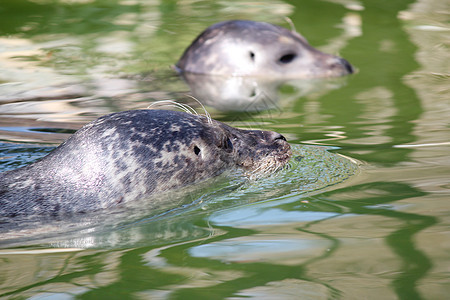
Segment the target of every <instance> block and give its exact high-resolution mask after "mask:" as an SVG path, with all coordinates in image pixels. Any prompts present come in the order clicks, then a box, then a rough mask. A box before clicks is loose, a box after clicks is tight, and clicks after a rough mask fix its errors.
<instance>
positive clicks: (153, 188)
mask: <svg viewBox="0 0 450 300" xmlns="http://www.w3.org/2000/svg"><path fill="white" fill-rule="evenodd" d="M290 155H291V151H290V147H289V144H288V143H287V142H286V140H285V139H284V138H283V137H282V136H281V135H280V134H278V133H275V132H269V131H260V130H241V129H236V128H233V127H230V126H228V125H225V124H223V123H221V122H218V121H215V120H211V119H208V118H206V117H204V116H198V115H193V114H188V113H184V112H176V111H166V110H134V111H125V112H119V113H114V114H110V115H106V116H103V117H101V118H99V119H97V120H95V121H93V122H91V123H89V124H87V125H85V126H84V127H83V128H81V129H80V130H79V131H77V132H76V133H75V134H74V135H72V136H71V137H70V138H69V139H68V140H67V141H65V142H64V143H63V144H61V145H60V146H59V147H57V148H56V149H55V150H53V151H52V152H51V153H50V154H49V155H47V156H45V157H44V158H42V159H40V160H38V161H36V162H35V163H33V164H30V165H28V166H25V167H23V168H20V169H17V170H12V171H7V172H4V173H2V174H0V208H1V210H0V211H1V213H0V215H1V216H7V217H13V216H17V215H37V214H40V215H60V214H66V213H80V212H88V211H94V210H100V209H105V208H109V207H115V206H118V205H122V204H125V203H128V202H130V201H134V200H136V199H142V198H146V197H149V196H151V195H154V194H157V193H161V192H165V191H168V190H171V189H176V188H179V187H182V186H186V185H189V184H192V183H195V182H198V181H201V180H204V179H207V178H211V177H214V176H217V175H219V174H220V173H222V172H223V171H224V170H227V169H230V168H237V167H240V168H243V169H244V170H245V171H246V172H250V173H251V172H252V171H253V170H257V169H264V166H265V165H267V162H268V161H271V162H272V163H270V165H277V166H281V165H284V164H285V163H286V162H287V161H288V160H289V158H290Z"/></svg>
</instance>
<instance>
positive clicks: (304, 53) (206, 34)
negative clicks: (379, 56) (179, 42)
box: [176, 20, 354, 78]
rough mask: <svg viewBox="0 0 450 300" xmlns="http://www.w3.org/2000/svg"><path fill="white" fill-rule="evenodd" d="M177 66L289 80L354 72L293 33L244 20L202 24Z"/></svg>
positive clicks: (273, 26)
mask: <svg viewBox="0 0 450 300" xmlns="http://www.w3.org/2000/svg"><path fill="white" fill-rule="evenodd" d="M176 68H177V69H178V71H179V72H191V73H198V74H211V75H228V76H263V77H274V76H276V77H289V78H317V77H337V76H342V75H347V74H351V73H353V72H354V70H353V67H352V65H351V64H350V63H349V62H348V61H347V60H345V59H343V58H340V57H337V56H333V55H330V54H326V53H323V52H320V51H319V50H317V49H315V48H313V47H312V46H311V45H309V44H308V42H307V41H306V39H305V38H304V37H303V36H301V35H300V34H299V33H297V32H295V31H290V30H288V29H286V28H283V27H280V26H276V25H273V24H269V23H264V22H254V21H247V20H232V21H225V22H221V23H217V24H214V25H212V26H210V27H209V28H207V29H206V30H205V31H203V32H202V33H201V34H200V35H199V36H198V37H197V38H196V39H195V40H194V41H193V42H192V44H191V45H190V46H189V47H188V48H187V49H186V50H185V52H184V54H183V55H182V56H181V58H180V60H179V61H178V62H177V64H176Z"/></svg>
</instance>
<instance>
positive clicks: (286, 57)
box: [278, 52, 297, 64]
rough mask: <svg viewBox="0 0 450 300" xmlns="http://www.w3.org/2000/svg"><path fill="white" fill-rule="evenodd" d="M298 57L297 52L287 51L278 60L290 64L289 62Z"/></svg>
mask: <svg viewBox="0 0 450 300" xmlns="http://www.w3.org/2000/svg"><path fill="white" fill-rule="evenodd" d="M296 57H297V54H295V53H293V52H292V53H286V54H284V55H282V56H281V57H280V58H279V59H278V62H280V63H282V64H288V63H290V62H292V61H293V60H294V59H295V58H296Z"/></svg>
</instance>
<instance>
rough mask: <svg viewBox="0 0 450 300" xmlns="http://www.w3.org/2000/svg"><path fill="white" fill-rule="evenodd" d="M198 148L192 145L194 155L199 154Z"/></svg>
mask: <svg viewBox="0 0 450 300" xmlns="http://www.w3.org/2000/svg"><path fill="white" fill-rule="evenodd" d="M200 151H201V150H200V148H199V147H197V146H194V153H195V155H197V156H198V155H199V154H200Z"/></svg>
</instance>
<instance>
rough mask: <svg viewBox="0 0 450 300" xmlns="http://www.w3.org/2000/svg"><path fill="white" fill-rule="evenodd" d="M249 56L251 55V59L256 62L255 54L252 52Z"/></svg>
mask: <svg viewBox="0 0 450 300" xmlns="http://www.w3.org/2000/svg"><path fill="white" fill-rule="evenodd" d="M249 55H250V59H251V60H252V61H255V52H253V51H250V52H249Z"/></svg>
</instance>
